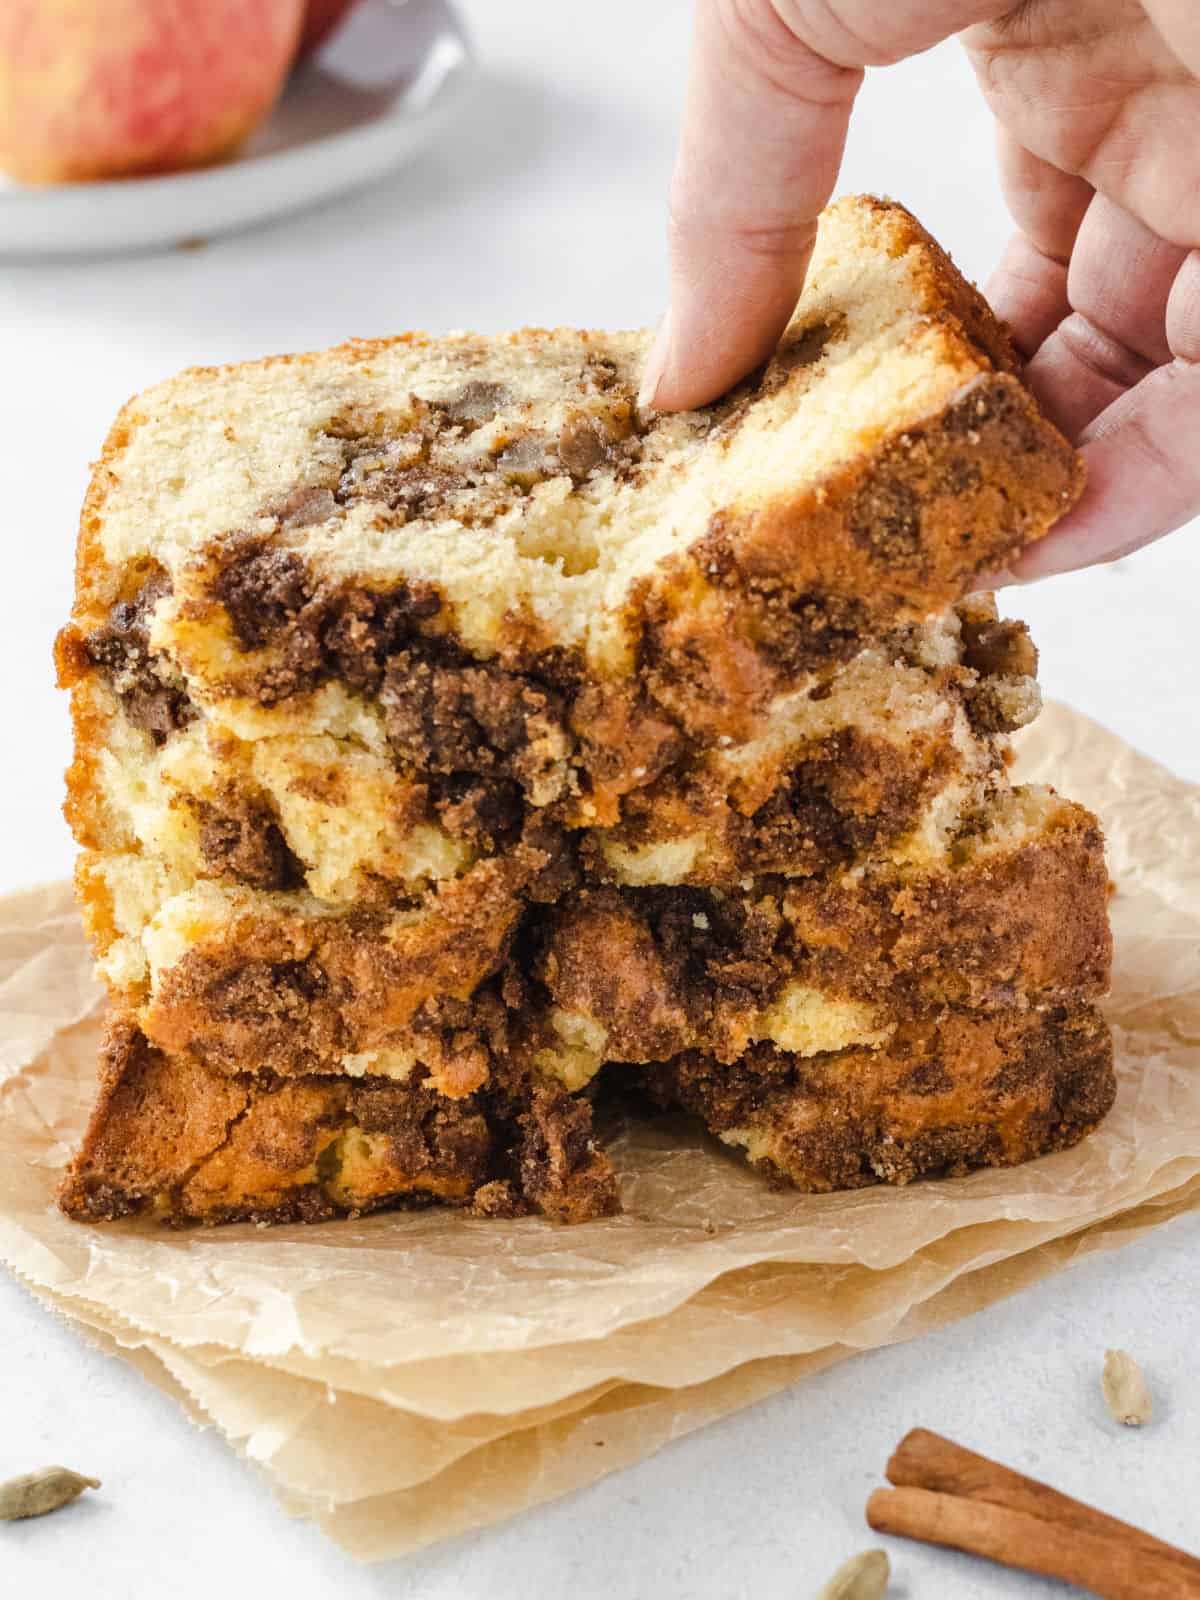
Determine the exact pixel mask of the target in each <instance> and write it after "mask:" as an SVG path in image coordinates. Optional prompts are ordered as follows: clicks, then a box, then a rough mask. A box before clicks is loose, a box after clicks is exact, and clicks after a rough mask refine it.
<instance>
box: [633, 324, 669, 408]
mask: <svg viewBox="0 0 1200 1600" xmlns="http://www.w3.org/2000/svg"><path fill="white" fill-rule="evenodd" d="M670 351H671V311H670V307H668V308H667V314H666V316H665V317H664V318H663V319H662V321H661V322H660V323H659V325H658V332H657V333H656V334H655V335H654V343H653V344H652V345H651V346H650V354H649V355H648V356H647V357H646V365H645V366H644V367H643V368H642V383H641V387H640V388H639V390H638V397H637V403H638V405H639V406H640V407H642V408H643V409H646V408H648V407H650V406H652V405H653V404H654V397H655V395H656V394H657V393H658V386H659V384H660V383H661V382H662V379H663V373H664V372H665V371H666V370H667V357H668V355H669V354H670Z"/></svg>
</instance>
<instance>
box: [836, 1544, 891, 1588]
mask: <svg viewBox="0 0 1200 1600" xmlns="http://www.w3.org/2000/svg"><path fill="white" fill-rule="evenodd" d="M891 1575H892V1564H891V1562H890V1561H889V1560H888V1558H887V1551H886V1550H860V1551H859V1553H858V1555H856V1556H851V1557H850V1559H849V1561H843V1562H842V1564H841V1566H840V1567H839V1568H838V1569H837V1571H836V1572H835V1573H834V1575H833V1577H832V1578H830V1580H829V1582H828V1583H827V1584H826V1585H825V1586H824V1588H823V1589H822V1590H821V1592H820V1593H819V1594H818V1595H817V1600H882V1597H883V1595H884V1594H885V1593H886V1592H887V1586H888V1579H889V1578H890V1577H891Z"/></svg>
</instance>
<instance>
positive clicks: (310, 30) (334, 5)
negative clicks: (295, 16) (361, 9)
mask: <svg viewBox="0 0 1200 1600" xmlns="http://www.w3.org/2000/svg"><path fill="white" fill-rule="evenodd" d="M357 4H358V0H308V4H307V5H306V6H305V8H304V26H303V28H302V29H301V30H300V57H301V59H302V60H303V58H304V57H305V56H310V55H312V53H313V51H314V50H319V49H320V48H321V46H322V45H323V44H324V43H325V41H326V39H328V37H329V35H330V34H331V33H332V32H333V30H334V29H335V28H336V27H337V25H338V23H339V22H340V21H341V20H342V18H343V17H344V16H345V15H346V13H347V11H349V9H350V7H351V6H354V5H357Z"/></svg>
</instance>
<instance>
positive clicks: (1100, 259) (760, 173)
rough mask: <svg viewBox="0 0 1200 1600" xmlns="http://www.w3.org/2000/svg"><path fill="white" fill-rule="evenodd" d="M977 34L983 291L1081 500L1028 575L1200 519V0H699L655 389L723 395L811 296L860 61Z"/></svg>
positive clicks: (679, 403) (660, 399)
mask: <svg viewBox="0 0 1200 1600" xmlns="http://www.w3.org/2000/svg"><path fill="white" fill-rule="evenodd" d="M953 33H961V35H962V40H963V43H964V45H965V46H966V49H967V53H968V55H969V56H970V58H971V61H972V63H973V65H974V67H975V71H976V74H977V76H978V78H979V82H980V85H981V87H982V89H983V92H984V95H985V96H986V97H987V100H988V103H989V104H990V106H991V108H992V110H993V112H994V113H995V116H996V121H997V133H998V140H999V154H1000V173H1001V179H1002V182H1003V185H1004V190H1005V193H1006V196H1007V198H1008V202H1009V206H1010V209H1011V211H1012V213H1013V217H1014V220H1015V222H1016V225H1017V230H1018V231H1017V233H1016V234H1015V236H1014V238H1013V240H1012V242H1011V244H1010V245H1009V248H1008V250H1007V252H1006V254H1005V257H1004V260H1003V262H1002V263H1001V265H1000V267H999V269H998V271H997V272H996V275H995V277H994V278H993V279H992V282H991V283H990V284H989V286H988V295H989V298H990V299H991V301H992V304H993V305H994V306H995V308H996V311H997V313H998V314H999V315H1000V316H1001V317H1002V318H1004V319H1005V320H1006V321H1007V322H1008V323H1009V326H1010V328H1011V330H1012V333H1013V336H1014V338H1015V340H1016V342H1017V344H1018V345H1019V346H1020V348H1021V350H1022V352H1023V353H1024V354H1025V356H1026V357H1027V358H1028V363H1029V365H1028V369H1027V377H1028V380H1029V382H1030V384H1031V385H1032V387H1033V388H1034V390H1035V391H1036V392H1037V394H1038V395H1039V397H1040V399H1041V400H1042V402H1043V404H1044V405H1045V407H1046V409H1047V410H1048V411H1049V413H1050V414H1051V416H1053V417H1054V418H1055V419H1056V420H1057V421H1058V423H1059V424H1060V426H1061V427H1062V428H1063V429H1064V431H1065V432H1066V433H1067V434H1068V435H1069V436H1070V437H1071V438H1072V439H1073V440H1074V441H1075V442H1076V443H1077V444H1078V445H1079V446H1080V448H1081V449H1082V451H1083V454H1084V456H1085V458H1086V460H1087V466H1088V486H1087V489H1086V490H1085V492H1084V495H1083V498H1082V499H1081V501H1080V502H1079V504H1078V505H1077V506H1076V507H1075V509H1074V510H1073V511H1072V512H1071V513H1070V514H1069V515H1068V516H1067V517H1065V518H1064V519H1063V521H1062V522H1060V523H1059V524H1058V525H1057V526H1056V528H1055V529H1054V531H1053V533H1052V534H1051V535H1050V536H1049V537H1048V538H1046V539H1044V540H1042V541H1041V542H1040V543H1038V544H1037V545H1034V546H1033V547H1032V548H1031V549H1030V550H1028V551H1027V552H1026V553H1025V554H1024V555H1023V556H1021V557H1020V558H1019V559H1018V560H1017V561H1016V562H1015V563H1014V566H1013V570H1012V573H1011V574H1009V575H1007V576H1009V577H1011V578H1017V579H1028V578H1034V577H1042V576H1045V575H1046V574H1048V573H1052V572H1066V571H1070V570H1072V569H1074V568H1076V567H1083V566H1089V565H1091V564H1092V563H1094V562H1098V561H1111V560H1115V559H1116V558H1117V557H1119V556H1122V555H1126V554H1128V553H1129V552H1130V551H1131V550H1135V549H1137V548H1138V547H1139V546H1141V545H1144V544H1148V543H1149V542H1150V541H1151V540H1153V539H1157V538H1159V537H1161V536H1162V535H1163V534H1165V533H1169V532H1171V530H1172V529H1174V528H1177V527H1179V526H1180V525H1181V524H1182V523H1184V522H1186V521H1188V520H1189V519H1190V518H1191V517H1192V516H1194V515H1196V514H1197V512H1200V364H1198V363H1200V249H1197V248H1196V247H1197V246H1200V81H1198V77H1197V74H1198V73H1200V9H1198V8H1197V6H1196V4H1195V0H1025V3H1024V4H1020V5H1017V6H1015V7H1014V6H1013V5H1012V3H1011V0H1009V3H1007V4H998V3H997V0H698V3H697V12H696V34H695V42H694V50H693V59H692V66H691V74H690V80H689V85H688V95H687V103H686V107H685V112H684V125H683V133H682V137H681V141H680V150H679V157H678V162H677V165H676V171H675V177H674V181H673V184H672V190H671V217H670V240H671V292H670V306H669V310H668V312H667V316H666V318H665V319H664V322H663V325H662V328H661V329H660V331H659V337H658V340H657V342H656V344H655V347H654V350H653V351H652V352H651V356H650V359H649V361H648V362H647V366H646V372H645V375H644V379H643V385H642V397H643V399H644V400H645V401H646V402H647V403H653V404H654V405H655V406H657V407H658V408H659V409H662V410H678V409H682V408H684V407H690V406H695V405H701V404H703V403H705V402H706V401H708V400H711V399H714V398H715V397H716V396H717V395H718V394H721V393H722V392H723V391H724V390H726V389H727V388H729V387H730V385H731V384H733V383H735V382H737V381H738V379H740V378H742V377H744V376H745V375H746V373H747V372H749V371H750V370H751V369H752V368H754V367H755V366H757V365H758V364H759V363H760V362H762V361H764V360H765V359H766V358H767V356H768V355H769V354H770V353H771V351H772V349H773V348H774V346H775V344H776V342H777V341H778V339H779V336H780V334H781V333H782V331H783V329H784V327H785V326H786V324H787V321H788V319H789V317H790V316H791V314H792V311H793V310H794V308H795V304H796V301H797V299H798V298H799V295H800V290H801V288H802V287H803V282H804V273H805V270H806V268H807V265H808V259H809V255H810V254H811V250H812V243H813V238H814V236H815V232H816V219H817V215H818V213H819V212H820V210H821V208H822V207H823V206H824V205H825V203H826V201H827V200H828V199H829V196H830V194H831V193H832V191H833V186H834V184H835V182H836V180H837V173H838V167H839V164H840V161H841V156H842V149H843V145H844V143H845V136H846V128H847V125H848V122H849V118H850V113H851V110H852V107H853V104H854V98H855V95H856V94H857V92H858V88H859V85H860V83H861V82H862V78H863V69H864V68H865V67H867V66H878V65H885V64H888V63H892V62H895V61H899V60H902V59H903V58H904V57H905V56H909V55H913V54H915V53H917V52H918V51H921V50H925V49H928V48H929V47H930V46H931V45H933V44H935V43H937V42H938V41H939V40H941V39H943V38H946V37H948V36H949V35H950V34H953Z"/></svg>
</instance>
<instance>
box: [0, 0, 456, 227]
mask: <svg viewBox="0 0 1200 1600" xmlns="http://www.w3.org/2000/svg"><path fill="white" fill-rule="evenodd" d="M0 3H3V0H0ZM472 66H473V64H472V56H471V49H470V45H469V43H468V40H467V36H466V32H465V30H464V28H463V26H462V23H461V22H460V21H459V19H458V17H457V15H456V14H455V12H454V10H453V9H452V7H451V6H449V5H448V4H446V3H445V0H361V4H360V5H359V6H357V7H356V8H355V9H354V10H353V11H352V12H351V13H350V15H349V16H348V17H347V18H346V20H345V22H344V23H342V25H341V26H340V27H339V28H338V29H337V31H336V32H335V33H334V35H333V37H332V38H331V39H330V40H329V41H328V43H327V44H326V45H325V46H324V47H323V48H322V49H321V50H320V51H319V52H318V53H317V55H316V56H315V57H314V58H313V59H312V60H311V61H309V62H307V63H306V64H305V65H304V66H302V67H301V68H300V69H299V70H298V71H297V72H296V73H295V75H294V76H293V77H292V79H291V81H290V83H289V84H288V87H287V89H286V90H285V92H284V95H283V98H282V99H281V100H280V102H279V104H278V105H277V106H276V107H275V110H274V111H273V112H272V114H271V115H270V117H268V119H267V120H266V122H265V123H264V124H263V125H262V127H261V128H259V129H258V131H257V132H256V133H255V134H254V135H253V137H252V138H251V139H250V140H249V142H248V143H247V144H245V145H244V146H243V147H242V149H241V150H240V151H239V152H238V154H237V156H236V157H234V158H233V160H231V161H228V162H225V163H224V164H223V165H221V166H218V167H208V168H206V169H205V170H203V171H201V172H184V173H177V174H175V175H174V176H172V177H165V178H123V179H120V180H118V181H116V182H110V183H69V184H61V185H59V186H57V187H54V188H27V187H25V186H23V185H20V184H16V183H12V182H11V181H9V180H8V179H6V178H4V177H2V176H0V255H43V254H55V255H61V254H70V255H76V254H91V253H94V252H98V251H111V250H137V249H144V248H146V247H147V246H152V245H164V244H177V243H179V242H181V241H185V240H191V239H204V238H208V237H210V236H211V235H212V234H215V233H224V232H227V231H228V230H229V229H231V228H242V227H245V226H247V225H248V224H250V223H255V222H264V221H266V220H267V219H268V218H269V217H277V216H280V215H282V214H283V213H284V212H287V211H294V210H295V209H297V207H300V206H307V205H313V204H314V203H316V202H317V201H320V200H326V199H328V198H329V197H330V196H331V195H336V194H344V193H345V192H346V191H347V190H350V189H356V188H360V187H362V185H364V184H367V183H371V182H372V181H373V180H374V179H376V178H379V177H381V176H382V175H383V174H384V173H385V172H388V171H389V170H390V169H391V168H393V167H396V166H399V165H400V164H401V163H402V162H404V161H407V160H408V158H409V157H410V156H411V155H413V154H414V152H415V151H417V150H419V149H420V147H421V146H422V145H423V144H424V143H425V142H426V140H427V139H429V138H430V136H431V135H432V134H433V133H435V132H436V131H437V130H438V129H439V128H440V127H441V126H442V124H443V123H444V122H445V120H446V119H447V117H448V116H449V115H451V114H452V113H453V110H454V108H455V107H456V106H457V104H458V100H459V97H460V95H461V93H462V90H463V87H464V85H465V84H466V82H467V80H468V79H469V78H470V76H471V74H472Z"/></svg>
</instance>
